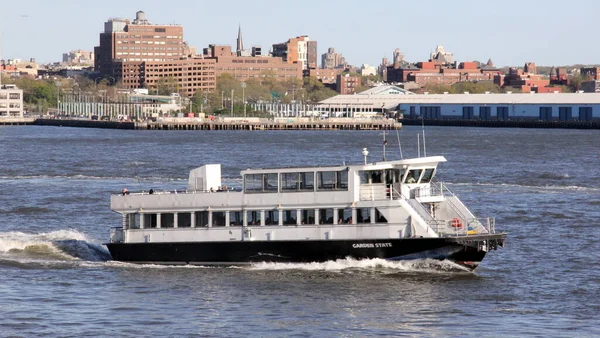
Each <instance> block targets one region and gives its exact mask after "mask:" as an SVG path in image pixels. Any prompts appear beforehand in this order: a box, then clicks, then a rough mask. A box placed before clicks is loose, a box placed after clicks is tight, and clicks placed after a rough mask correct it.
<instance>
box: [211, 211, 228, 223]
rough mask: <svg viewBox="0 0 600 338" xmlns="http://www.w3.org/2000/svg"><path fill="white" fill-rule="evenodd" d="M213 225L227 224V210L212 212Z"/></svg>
mask: <svg viewBox="0 0 600 338" xmlns="http://www.w3.org/2000/svg"><path fill="white" fill-rule="evenodd" d="M212 226H214V227H224V226H225V212H224V211H213V212H212Z"/></svg>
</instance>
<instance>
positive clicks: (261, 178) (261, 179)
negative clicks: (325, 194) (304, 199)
mask: <svg viewBox="0 0 600 338" xmlns="http://www.w3.org/2000/svg"><path fill="white" fill-rule="evenodd" d="M315 177H316V183H317V184H316V188H317V190H348V170H341V171H317V172H315V171H308V172H295V173H279V174H278V173H265V174H246V175H244V191H245V192H279V191H281V192H286V191H287V192H292V191H314V190H315Z"/></svg>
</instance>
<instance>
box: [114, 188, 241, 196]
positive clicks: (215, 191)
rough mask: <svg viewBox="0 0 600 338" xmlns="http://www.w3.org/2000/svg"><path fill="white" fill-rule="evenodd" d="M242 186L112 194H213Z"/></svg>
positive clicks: (238, 190)
mask: <svg viewBox="0 0 600 338" xmlns="http://www.w3.org/2000/svg"><path fill="white" fill-rule="evenodd" d="M241 191H242V189H241V188H239V189H238V188H228V189H226V190H187V189H181V190H178V189H174V190H152V192H150V190H148V191H139V192H127V193H123V192H120V193H118V194H115V193H113V194H112V195H117V196H118V195H122V196H126V195H127V196H141V195H171V194H213V193H215V194H216V193H228V192H241Z"/></svg>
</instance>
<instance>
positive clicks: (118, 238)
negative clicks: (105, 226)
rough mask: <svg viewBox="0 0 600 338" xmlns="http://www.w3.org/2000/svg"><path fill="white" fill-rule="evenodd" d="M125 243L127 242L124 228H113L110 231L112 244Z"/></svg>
mask: <svg viewBox="0 0 600 338" xmlns="http://www.w3.org/2000/svg"><path fill="white" fill-rule="evenodd" d="M123 241H125V235H124V233H123V227H114V228H111V229H110V242H111V243H123Z"/></svg>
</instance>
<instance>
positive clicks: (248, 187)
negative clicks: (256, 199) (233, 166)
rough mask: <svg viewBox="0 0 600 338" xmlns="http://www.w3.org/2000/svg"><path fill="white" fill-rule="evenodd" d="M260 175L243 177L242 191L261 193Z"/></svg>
mask: <svg viewBox="0 0 600 338" xmlns="http://www.w3.org/2000/svg"><path fill="white" fill-rule="evenodd" d="M262 176H263V175H262V174H256V175H254V174H248V175H244V189H245V191H246V192H254V191H262V178H263V177H262Z"/></svg>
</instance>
